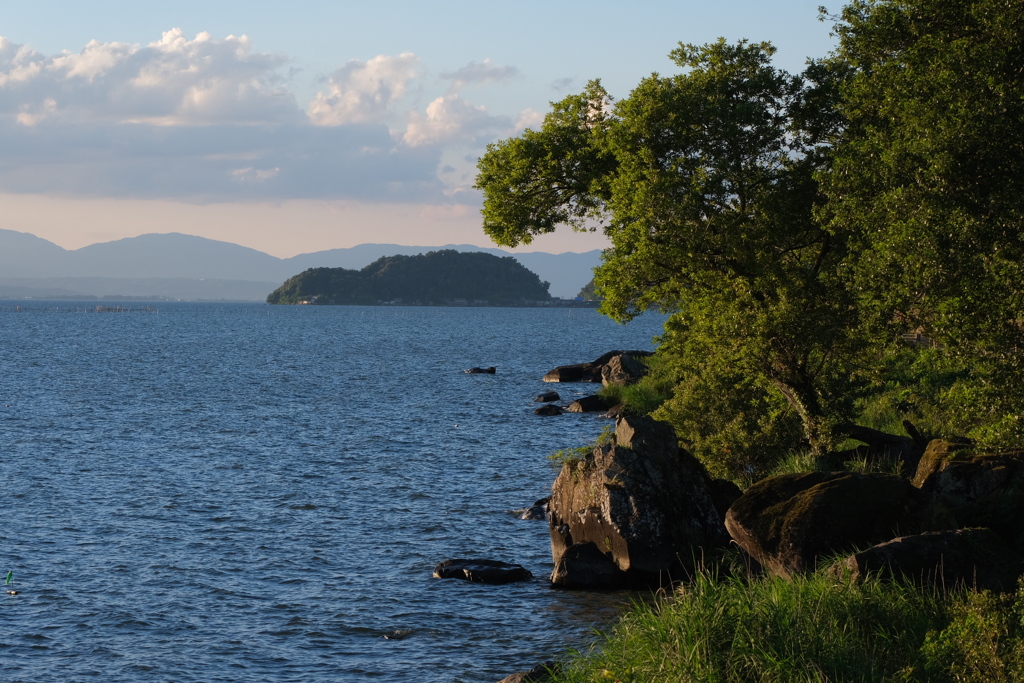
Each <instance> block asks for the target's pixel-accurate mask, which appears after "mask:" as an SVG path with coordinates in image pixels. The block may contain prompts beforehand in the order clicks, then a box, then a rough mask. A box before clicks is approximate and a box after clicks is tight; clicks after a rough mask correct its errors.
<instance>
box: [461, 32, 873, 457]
mask: <svg viewBox="0 0 1024 683" xmlns="http://www.w3.org/2000/svg"><path fill="white" fill-rule="evenodd" d="M773 53H774V48H772V47H771V45H769V44H767V43H759V44H752V43H748V42H746V41H741V42H739V43H736V44H728V43H726V42H725V40H724V39H722V40H719V41H718V42H716V43H712V44H709V45H704V46H694V45H682V44H681V45H680V46H679V48H678V49H676V50H675V51H673V52H672V53H671V57H672V58H673V60H674V61H675V63H676V64H677V65H678V66H679V67H681V68H682V69H683V70H684V71H683V72H682V73H680V74H677V75H673V76H668V77H662V76H660V75H658V74H652V75H651V76H650V77H648V78H645V79H644V80H643V81H641V82H640V84H639V85H638V86H637V87H636V89H634V91H633V92H632V93H631V94H630V96H629V97H628V98H627V99H624V100H622V101H620V102H618V103H617V104H613V103H612V102H611V99H610V98H609V97H608V95H607V93H605V91H604V90H603V89H602V88H601V86H600V83H599V82H597V81H595V82H592V83H590V84H589V85H588V87H587V89H586V90H585V91H584V92H583V93H582V94H580V95H576V96H572V97H569V98H566V99H565V100H563V101H561V102H559V103H556V104H554V105H553V109H552V112H551V113H550V114H548V116H547V117H546V118H545V120H544V123H543V126H542V127H541V129H540V130H538V131H533V130H528V131H526V132H525V133H524V134H523V135H522V136H521V137H519V138H514V139H511V140H505V141H502V142H499V143H496V144H493V145H491V146H489V147H488V150H487V152H486V154H485V155H484V157H483V158H482V159H481V160H480V164H479V168H480V174H479V175H478V177H477V187H478V188H479V189H481V190H482V191H483V193H484V209H483V215H484V230H485V231H486V232H487V234H488V235H490V236H491V238H492V239H493V240H494V241H495V242H497V243H499V244H503V245H507V246H515V245H518V244H520V243H528V242H529V241H530V240H531V239H532V237H533V236H534V235H537V234H542V233H546V232H550V231H551V230H554V229H555V227H556V226H557V225H559V224H563V225H565V224H568V225H570V226H572V227H573V228H575V229H588V228H591V227H600V228H601V229H603V230H604V231H605V232H606V233H607V234H608V236H609V237H610V239H611V241H612V245H613V246H612V248H611V249H610V250H608V251H607V252H606V253H605V255H604V257H603V263H602V265H601V266H600V268H599V269H598V270H597V272H596V283H597V286H598V289H599V291H600V293H601V294H602V295H603V296H604V297H605V301H604V303H603V305H602V310H603V311H604V312H606V313H608V314H609V315H611V316H613V317H614V318H616V319H618V320H620V321H624V320H628V319H629V318H631V317H633V316H635V315H637V314H639V313H641V312H643V311H644V310H647V309H649V308H652V307H653V308H659V309H662V310H665V311H669V312H672V313H673V315H672V317H671V319H670V321H669V324H668V325H667V326H666V335H665V337H664V339H663V348H665V349H668V350H671V352H672V353H673V354H674V355H675V356H676V357H677V358H678V359H679V364H678V367H679V368H680V370H679V372H680V381H681V383H685V381H686V380H687V379H688V378H694V377H696V378H703V380H704V381H707V382H709V383H710V384H715V383H716V382H717V383H718V384H719V385H721V386H723V387H732V392H731V393H730V394H729V396H728V399H729V400H728V402H727V404H728V405H725V404H723V405H725V407H724V408H723V409H724V410H726V411H727V412H728V411H732V413H744V412H745V411H746V412H747V413H749V414H750V415H754V416H755V418H754V420H753V423H757V422H758V419H759V418H758V417H757V416H758V415H760V414H762V413H763V412H764V411H763V408H762V407H761V406H763V405H764V402H765V400H766V396H767V395H769V394H770V395H772V396H774V397H775V398H776V399H784V401H785V403H786V404H787V405H788V406H789V407H790V408H791V409H792V410H793V411H795V414H796V415H798V416H799V419H800V423H801V424H802V427H803V434H804V436H805V437H806V440H807V442H808V443H809V444H810V445H811V447H812V448H813V449H814V450H815V451H818V452H822V451H825V450H828V449H829V448H830V446H831V444H832V440H833V438H832V437H833V427H834V425H835V423H837V422H839V421H841V419H843V418H845V417H846V416H847V409H848V403H847V396H848V392H847V391H845V389H846V388H847V387H848V385H849V383H850V381H851V377H852V374H851V369H850V367H848V366H849V365H850V361H851V359H852V358H853V357H854V355H855V354H856V352H857V351H858V349H859V348H860V346H859V344H860V342H859V341H858V340H857V338H856V336H855V335H851V334H850V333H849V330H851V329H853V328H854V327H855V326H856V320H855V316H856V310H855V309H854V308H853V307H852V305H851V298H850V294H849V292H848V291H847V289H846V287H845V286H844V283H843V282H842V281H841V280H839V279H838V278H837V277H836V276H835V274H836V265H837V264H838V263H840V262H841V261H842V259H843V258H844V255H845V250H844V247H843V244H842V243H841V242H839V241H837V240H835V239H834V238H833V236H832V235H830V234H829V232H828V231H826V230H824V229H822V227H821V226H820V225H819V223H818V222H817V220H816V219H815V207H816V206H817V205H818V204H819V203H820V201H821V199H822V196H821V195H820V192H819V188H818V181H817V179H816V178H817V176H816V174H817V173H818V172H820V171H822V170H823V169H824V168H825V165H826V163H827V158H828V157H827V156H826V154H825V146H824V144H825V143H826V142H827V141H828V139H829V136H830V135H831V134H832V129H833V127H834V122H835V117H834V115H833V111H834V105H833V102H832V95H833V93H834V92H835V87H834V86H835V76H834V74H835V71H836V69H837V67H834V66H830V65H828V64H814V65H812V66H811V67H809V69H808V70H807V72H805V73H804V74H803V75H801V76H792V75H789V74H787V73H785V72H784V71H781V70H779V69H776V68H774V67H773V66H772V65H771V56H772V54H773ZM737 376H742V378H743V381H742V382H740V384H741V385H742V386H738V385H737V381H736V378H737ZM759 411H760V412H759Z"/></svg>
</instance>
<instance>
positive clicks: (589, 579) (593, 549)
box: [549, 518, 660, 590]
mask: <svg viewBox="0 0 1024 683" xmlns="http://www.w3.org/2000/svg"><path fill="white" fill-rule="evenodd" d="M549 519H550V518H549ZM557 532H558V534H559V536H560V537H561V538H563V539H566V540H571V539H572V532H571V530H570V528H569V525H567V524H566V525H563V526H562V527H561V528H559V529H558V530H557ZM553 534H554V530H552V535H553ZM552 545H554V542H552ZM659 582H660V580H659ZM551 583H553V584H555V585H556V586H562V587H564V588H588V589H591V590H616V589H620V588H629V587H632V586H633V585H634V583H636V582H635V581H633V580H631V579H630V577H627V576H626V575H625V574H624V572H623V571H622V570H621V569H620V568H619V566H618V565H617V564H616V562H615V558H614V557H613V556H612V554H611V553H610V552H604V551H602V550H601V549H600V548H598V547H597V544H596V543H594V542H592V541H588V542H586V543H572V544H571V545H569V546H568V547H566V548H565V549H564V550H563V551H562V553H561V555H559V556H558V559H557V560H556V561H555V569H554V571H552V572H551ZM640 585H642V584H640Z"/></svg>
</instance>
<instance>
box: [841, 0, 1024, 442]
mask: <svg viewBox="0 0 1024 683" xmlns="http://www.w3.org/2000/svg"><path fill="white" fill-rule="evenodd" d="M836 32H837V34H838V36H839V38H840V43H839V48H838V49H837V51H836V53H835V54H834V55H833V57H832V61H833V63H836V64H842V65H843V67H844V68H845V69H846V70H847V72H848V74H849V77H848V78H847V79H846V81H845V83H844V84H843V86H842V97H841V99H840V100H839V102H838V105H837V109H838V113H839V114H841V115H842V117H843V118H844V120H845V124H844V127H843V130H842V135H841V136H839V137H838V138H837V141H836V146H835V153H834V162H833V168H832V169H831V171H830V172H829V173H828V174H825V175H823V176H822V181H823V185H824V189H825V191H826V193H827V194H828V196H829V203H828V206H829V211H830V212H831V214H830V220H831V223H830V228H831V230H832V231H833V232H834V233H836V234H837V235H842V236H844V239H847V240H849V242H850V244H851V248H852V249H853V250H854V251H855V252H856V253H857V255H858V257H857V260H856V261H855V262H851V264H850V265H851V266H852V267H851V277H852V278H854V279H855V281H856V286H857V289H858V291H859V292H860V299H859V301H858V305H859V306H860V307H861V310H863V311H865V312H871V313H872V314H873V315H874V316H875V318H876V320H877V321H878V322H880V323H884V324H888V325H889V326H890V329H891V334H893V335H895V334H898V333H900V332H909V331H923V332H924V333H925V334H926V335H927V336H929V337H931V338H933V339H935V340H936V341H938V342H939V343H940V344H941V345H942V355H943V358H944V361H945V362H946V363H947V364H948V365H949V366H951V367H955V368H959V370H960V371H961V373H960V374H961V378H960V380H959V381H958V382H957V384H956V385H955V386H954V387H953V388H952V389H951V390H950V391H948V392H947V393H946V395H945V398H946V401H947V408H948V411H949V412H950V413H951V414H953V415H954V416H955V415H957V414H958V415H959V416H960V420H959V422H958V424H957V425H956V426H957V427H959V428H962V429H967V430H973V434H974V435H975V436H978V437H987V438H989V439H1007V438H1009V439H1011V440H1012V441H1016V442H1018V443H1019V442H1020V441H1021V440H1022V439H1024V420H1022V415H1024V358H1022V356H1021V349H1024V328H1022V319H1021V312H1022V303H1024V301H1022V287H1021V283H1022V282H1024V223H1022V219H1024V154H1022V150H1024V3H1020V2H1007V1H1006V0H855V1H854V2H852V3H851V4H849V5H848V6H847V7H846V8H845V9H844V11H843V13H842V16H841V17H839V23H838V24H837V26H836ZM1003 445H1008V444H1006V443H1005V442H1004V444H1003Z"/></svg>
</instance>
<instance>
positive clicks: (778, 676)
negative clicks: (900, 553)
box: [553, 574, 948, 683]
mask: <svg viewBox="0 0 1024 683" xmlns="http://www.w3.org/2000/svg"><path fill="white" fill-rule="evenodd" d="M947 621H948V618H947V608H946V604H945V602H944V601H943V599H942V597H941V596H939V595H937V594H933V593H928V592H922V591H920V590H917V589H914V588H912V587H902V586H899V585H895V584H886V583H881V582H877V581H868V582H866V583H864V584H861V585H853V584H850V583H849V582H844V581H838V580H836V579H832V578H828V577H826V576H824V575H814V576H809V577H803V578H798V579H796V580H793V581H785V580H782V579H776V578H762V579H755V580H752V581H748V580H746V579H745V578H740V577H732V578H726V579H719V578H716V577H715V576H713V575H711V574H704V575H702V576H698V577H697V579H696V580H695V581H693V582H692V583H691V584H689V585H687V586H686V587H685V588H681V589H679V591H678V592H677V593H676V594H675V595H673V596H671V597H670V598H668V599H664V600H661V601H659V602H657V603H655V604H654V605H653V606H649V605H637V606H636V607H635V608H634V609H633V611H632V612H630V613H628V614H627V615H626V616H625V617H623V619H622V620H621V622H620V623H619V624H618V626H617V627H616V628H615V630H614V631H613V632H612V633H611V634H610V635H609V636H608V637H607V638H605V639H604V640H602V641H601V642H600V643H599V644H598V645H597V646H595V649H593V650H592V651H591V652H589V653H588V654H586V655H583V654H577V655H576V656H575V657H574V658H573V659H571V660H570V661H569V662H567V663H566V665H565V667H564V669H563V670H562V672H561V673H560V674H558V675H557V676H555V678H554V679H553V680H554V681H557V682H559V683H580V682H583V681H609V680H616V681H622V682H623V683H625V682H627V681H629V682H633V683H638V682H641V681H643V682H647V681H651V682H653V681H680V682H683V681H708V682H722V683H725V682H733V681H735V682H737V683H739V682H747V681H762V682H765V683H771V682H776V681H778V682H783V681H785V682H789V681H916V680H932V679H931V678H930V677H928V676H929V674H927V673H925V672H926V670H927V668H928V667H927V666H926V664H927V657H926V655H925V654H924V653H923V652H922V650H921V648H922V645H923V644H924V643H925V640H926V638H927V636H928V634H929V632H935V631H937V630H939V629H942V628H944V627H945V626H946V624H947ZM921 676H926V678H921Z"/></svg>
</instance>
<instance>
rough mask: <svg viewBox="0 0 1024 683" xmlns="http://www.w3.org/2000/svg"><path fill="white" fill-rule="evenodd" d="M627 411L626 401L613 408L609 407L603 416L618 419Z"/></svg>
mask: <svg viewBox="0 0 1024 683" xmlns="http://www.w3.org/2000/svg"><path fill="white" fill-rule="evenodd" d="M625 413H626V404H625V403H620V404H618V405H614V406H612V407H611V408H609V409H608V412H606V413H605V414H604V415H602V416H601V417H607V418H609V419H611V420H617V419H619V418H620V417H622V416H623V415H625Z"/></svg>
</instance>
